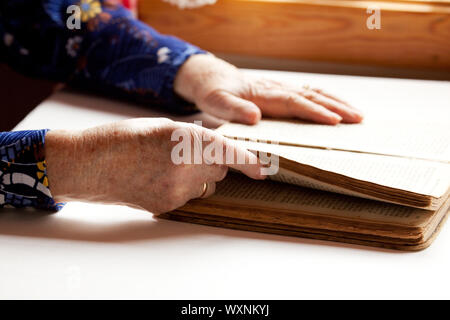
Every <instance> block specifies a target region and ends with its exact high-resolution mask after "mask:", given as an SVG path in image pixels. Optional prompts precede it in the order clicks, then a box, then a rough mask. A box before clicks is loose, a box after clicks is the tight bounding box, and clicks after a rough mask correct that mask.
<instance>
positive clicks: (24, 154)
mask: <svg viewBox="0 0 450 320" xmlns="http://www.w3.org/2000/svg"><path fill="white" fill-rule="evenodd" d="M46 132H47V130H30V131H15V132H0V208H2V207H5V206H13V207H16V208H22V207H35V208H39V209H49V210H59V209H60V208H61V207H62V205H63V204H57V203H55V202H54V200H53V198H52V195H51V193H50V189H49V182H48V178H47V170H46V163H45V149H44V141H45V134H46Z"/></svg>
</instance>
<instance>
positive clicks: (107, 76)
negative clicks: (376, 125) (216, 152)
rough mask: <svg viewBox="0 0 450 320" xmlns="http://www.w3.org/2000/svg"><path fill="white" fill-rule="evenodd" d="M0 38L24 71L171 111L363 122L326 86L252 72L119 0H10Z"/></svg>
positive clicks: (246, 118) (0, 14)
mask: <svg viewBox="0 0 450 320" xmlns="http://www.w3.org/2000/svg"><path fill="white" fill-rule="evenodd" d="M80 1H81V2H80ZM75 3H76V4H79V3H81V4H82V5H83V6H82V8H83V11H82V12H81V15H80V19H81V22H82V23H81V25H80V29H79V30H76V29H75V30H70V29H69V28H67V26H66V22H67V19H68V18H69V17H70V15H68V14H67V13H66V10H67V8H68V7H69V6H70V5H73V4H75ZM0 37H1V38H2V39H3V40H4V41H3V42H1V41H0V46H1V45H3V46H4V48H3V49H2V50H1V51H2V52H4V54H3V56H4V58H5V59H6V60H7V61H8V63H9V64H11V65H12V66H14V67H16V69H18V70H20V71H22V72H24V73H27V74H32V75H35V76H41V77H42V76H44V77H47V78H50V79H55V80H58V81H66V82H70V83H72V84H75V85H78V86H82V87H88V88H92V89H94V90H97V91H101V92H103V93H105V94H107V95H108V96H122V97H126V98H128V99H134V100H135V101H140V102H143V103H145V104H147V105H152V106H162V107H164V108H165V109H168V110H172V111H193V110H196V109H195V108H194V105H196V106H197V107H198V108H199V109H200V110H202V111H205V112H207V113H210V114H212V115H215V116H217V117H219V118H223V119H227V120H232V121H237V122H243V123H249V124H253V123H256V122H257V121H258V120H259V119H260V118H261V116H262V115H265V116H270V117H284V118H300V119H306V120H310V121H315V122H319V123H326V124H337V123H339V122H347V123H357V122H360V121H361V120H362V115H361V113H360V112H359V111H358V110H356V109H355V108H353V107H352V106H350V105H349V104H348V103H346V102H344V101H342V100H340V99H338V98H336V97H334V96H332V95H330V94H328V93H326V92H324V91H323V90H320V89H310V88H309V87H308V86H304V83H300V84H299V85H292V84H288V83H284V82H277V81H273V80H271V79H261V78H253V77H249V76H248V75H246V74H244V73H242V72H241V71H240V70H239V69H238V68H236V67H234V66H232V65H230V64H228V63H226V62H225V61H223V60H221V59H218V58H216V57H214V56H212V55H206V54H201V53H205V52H204V51H202V50H200V49H199V48H197V47H195V46H193V45H190V44H188V43H186V42H184V41H182V40H179V39H176V38H174V37H171V36H164V35H161V34H159V33H157V32H156V31H155V30H153V29H152V28H151V27H149V26H147V25H145V24H144V23H142V22H140V21H139V20H136V19H134V18H133V17H132V16H131V14H130V13H129V12H128V11H127V10H126V9H124V8H123V7H122V6H121V5H119V4H118V2H117V1H116V0H79V1H75V0H40V1H35V0H6V1H3V2H1V4H0ZM302 85H303V86H302Z"/></svg>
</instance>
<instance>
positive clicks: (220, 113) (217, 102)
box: [199, 90, 261, 124]
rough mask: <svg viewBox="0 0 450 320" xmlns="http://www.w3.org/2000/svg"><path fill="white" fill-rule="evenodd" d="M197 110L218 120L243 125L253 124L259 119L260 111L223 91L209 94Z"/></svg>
mask: <svg viewBox="0 0 450 320" xmlns="http://www.w3.org/2000/svg"><path fill="white" fill-rule="evenodd" d="M199 108H200V109H201V110H202V111H204V112H207V113H209V114H211V115H213V116H216V117H218V118H221V119H225V120H230V121H235V122H240V123H245V124H255V123H257V122H258V121H259V120H260V119H261V110H260V109H259V108H258V106H257V105H256V104H254V103H253V102H251V101H248V100H245V99H242V98H239V97H237V96H235V95H233V94H231V93H229V92H226V91H223V90H217V91H214V92H213V93H211V94H209V95H208V96H207V97H206V98H205V99H203V101H202V103H200V104H199Z"/></svg>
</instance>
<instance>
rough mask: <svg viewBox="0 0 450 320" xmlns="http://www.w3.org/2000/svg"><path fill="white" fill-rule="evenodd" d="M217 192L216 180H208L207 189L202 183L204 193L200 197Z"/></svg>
mask: <svg viewBox="0 0 450 320" xmlns="http://www.w3.org/2000/svg"><path fill="white" fill-rule="evenodd" d="M215 192H216V183H215V182H207V183H206V190H204V185H202V194H201V195H200V197H201V198H202V199H204V198H208V197H210V196H212V195H213V194H214V193H215Z"/></svg>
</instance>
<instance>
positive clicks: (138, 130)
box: [0, 118, 264, 214]
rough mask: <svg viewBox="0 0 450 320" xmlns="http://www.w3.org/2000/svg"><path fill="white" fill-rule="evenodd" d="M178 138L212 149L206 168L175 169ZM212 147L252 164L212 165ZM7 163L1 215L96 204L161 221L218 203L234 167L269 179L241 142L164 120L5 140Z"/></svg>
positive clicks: (0, 184)
mask: <svg viewBox="0 0 450 320" xmlns="http://www.w3.org/2000/svg"><path fill="white" fill-rule="evenodd" d="M174 133H182V134H183V135H182V143H183V145H185V146H186V147H187V148H190V150H194V145H196V146H198V145H202V142H204V141H208V144H207V145H204V144H203V147H204V148H203V149H200V152H201V153H200V158H201V159H202V161H201V162H200V163H197V162H195V163H194V160H193V159H194V158H191V157H189V159H187V161H185V162H182V163H178V162H177V161H174V159H173V150H174V147H175V146H176V145H180V144H179V142H178V141H179V140H177V139H173V137H174ZM185 139H188V140H185ZM187 141H190V143H189V142H187ZM210 143H215V144H217V149H216V147H215V148H214V149H215V150H219V149H221V150H225V149H226V150H227V152H230V154H232V155H236V158H237V159H243V160H245V161H244V162H243V163H239V162H236V163H232V164H230V163H229V162H226V161H228V160H226V159H228V158H226V157H227V154H223V155H222V157H213V158H211V157H210V156H208V153H207V152H206V151H205V150H206V148H207V147H208V146H209V145H210ZM186 152H187V149H186ZM189 153H190V152H189ZM0 157H1V161H0V208H2V207H5V206H8V205H9V206H14V207H17V208H21V207H36V208H40V209H49V210H59V209H60V208H61V207H62V205H63V204H62V202H66V201H88V202H97V203H110V204H122V205H128V206H131V207H135V208H141V209H145V210H148V211H150V212H152V213H156V214H158V213H163V212H167V211H171V210H174V209H176V208H178V207H180V206H182V205H184V204H185V203H186V202H187V201H189V200H190V199H193V198H199V197H207V196H210V195H212V194H213V193H214V190H215V183H216V182H217V181H220V180H222V179H223V178H225V175H226V173H227V171H228V167H232V168H234V169H236V170H240V171H242V172H243V173H245V174H246V175H248V176H249V177H251V178H254V179H262V178H264V176H263V173H262V172H263V171H261V169H262V166H261V164H259V163H257V159H256V156H255V155H254V154H252V153H251V152H249V151H247V150H245V149H243V148H241V147H239V146H237V145H235V144H234V142H233V141H231V140H228V139H226V138H224V137H222V136H220V135H219V134H217V133H215V132H214V131H211V130H208V129H204V128H202V127H199V126H196V125H191V124H185V123H179V122H173V121H170V120H168V119H163V118H152V119H146V118H140V119H130V120H125V121H120V122H117V123H112V124H108V125H103V126H100V127H96V128H91V129H87V130H72V131H67V130H54V131H48V130H33V131H17V132H3V133H0ZM185 160H186V159H185ZM225 163H226V164H225ZM205 184H206V185H207V188H206V189H205ZM50 190H51V192H50ZM56 202H59V203H56Z"/></svg>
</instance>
